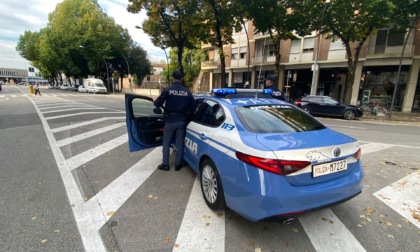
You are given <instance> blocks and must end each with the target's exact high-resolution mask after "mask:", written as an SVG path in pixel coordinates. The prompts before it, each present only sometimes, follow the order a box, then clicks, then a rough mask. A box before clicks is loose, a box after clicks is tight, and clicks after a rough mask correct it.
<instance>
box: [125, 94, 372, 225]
mask: <svg viewBox="0 0 420 252" xmlns="http://www.w3.org/2000/svg"><path fill="white" fill-rule="evenodd" d="M270 92H271V90H260V91H258V90H250V89H245V90H242V89H229V88H228V89H213V90H212V94H213V96H211V97H203V98H198V99H197V100H196V102H197V110H196V111H195V113H194V115H193V117H192V120H191V122H189V123H188V126H187V134H186V137H185V148H184V160H185V161H186V163H187V164H188V165H189V167H190V168H191V169H192V170H193V171H194V172H196V173H197V176H199V178H200V182H201V190H202V194H203V197H204V200H205V202H206V204H207V205H208V207H210V208H211V209H213V210H222V209H224V208H225V207H228V208H230V209H232V210H233V211H235V212H237V213H239V214H240V215H242V216H243V217H245V218H247V219H249V220H252V221H261V220H269V219H283V220H287V219H290V218H294V217H296V216H299V215H301V214H304V213H307V212H309V211H313V210H317V209H320V208H325V207H328V206H331V205H335V204H339V203H342V202H344V201H347V200H349V199H351V198H352V197H354V196H356V195H358V194H359V193H361V191H362V180H363V177H364V175H363V170H362V164H361V161H360V156H361V149H360V146H359V143H358V142H357V140H355V139H353V138H351V137H349V136H346V135H344V134H341V133H338V132H336V131H334V130H332V129H329V128H327V127H326V126H324V125H323V124H322V123H320V122H319V121H317V120H316V119H315V118H313V117H312V116H311V115H309V114H307V113H306V112H304V111H303V110H301V109H300V108H298V107H296V106H294V105H293V104H290V103H287V102H284V101H279V100H277V99H273V98H272V97H271V94H270ZM154 108H155V107H154V106H153V102H152V99H151V98H149V97H146V96H139V95H132V94H126V117H127V129H128V135H129V148H130V151H137V150H141V149H145V148H151V147H156V146H160V145H161V144H162V134H163V130H162V129H163V126H164V118H163V115H159V114H154V112H153V109H154Z"/></svg>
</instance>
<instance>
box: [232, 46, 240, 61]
mask: <svg viewBox="0 0 420 252" xmlns="http://www.w3.org/2000/svg"><path fill="white" fill-rule="evenodd" d="M238 58H239V54H238V47H236V48H232V59H238Z"/></svg>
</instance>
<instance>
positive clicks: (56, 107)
mask: <svg viewBox="0 0 420 252" xmlns="http://www.w3.org/2000/svg"><path fill="white" fill-rule="evenodd" d="M59 108H62V109H66V108H72V109H77V108H96V107H95V106H89V105H86V104H83V103H81V104H70V105H61V106H58V105H55V104H54V105H49V106H45V107H42V108H39V109H40V110H42V113H43V114H45V113H46V112H50V111H52V110H50V109H59ZM47 110H50V111H47Z"/></svg>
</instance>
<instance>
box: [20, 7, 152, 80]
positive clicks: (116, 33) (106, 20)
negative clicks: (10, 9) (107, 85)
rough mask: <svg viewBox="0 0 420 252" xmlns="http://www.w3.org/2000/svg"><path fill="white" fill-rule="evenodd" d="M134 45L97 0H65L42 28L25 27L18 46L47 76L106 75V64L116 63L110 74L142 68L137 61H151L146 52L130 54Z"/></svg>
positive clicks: (113, 64) (21, 52)
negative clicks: (28, 29)
mask: <svg viewBox="0 0 420 252" xmlns="http://www.w3.org/2000/svg"><path fill="white" fill-rule="evenodd" d="M132 47H135V46H134V45H133V41H132V39H131V37H130V35H129V33H128V31H127V30H126V29H123V28H122V27H121V26H120V25H117V24H115V21H114V20H113V19H112V18H110V17H109V16H107V15H106V14H105V13H104V12H103V10H102V9H101V8H100V6H99V4H98V2H97V1H96V0H64V1H63V2H61V3H60V4H58V5H57V7H56V9H55V10H54V11H53V12H52V13H50V14H49V22H48V24H47V27H45V28H44V29H42V30H41V31H40V32H29V31H26V32H25V33H24V35H22V36H21V37H20V39H19V43H18V46H17V48H16V49H17V50H18V51H19V52H20V54H21V55H22V56H23V57H24V58H26V59H28V60H30V61H32V63H33V64H34V66H36V67H37V68H39V69H40V70H41V72H42V73H43V75H44V76H51V77H52V76H57V74H59V73H64V74H66V75H67V76H68V77H72V76H73V77H76V78H80V77H86V76H87V75H89V74H92V75H96V76H98V77H100V78H102V79H106V75H107V65H112V66H114V67H109V69H108V72H109V76H112V75H113V74H114V73H113V71H116V72H117V73H118V75H120V76H124V75H128V73H129V68H132V69H142V67H138V68H136V67H135V65H136V64H138V63H139V64H143V63H144V62H146V63H147V62H148V61H147V60H146V58H147V55H145V54H141V55H142V58H139V57H138V56H139V54H135V55H130V53H131V52H135V50H131V49H132ZM129 58H131V59H136V60H130V61H129V60H128V59H129ZM127 62H129V64H130V67H128V66H127ZM140 73H141V72H140Z"/></svg>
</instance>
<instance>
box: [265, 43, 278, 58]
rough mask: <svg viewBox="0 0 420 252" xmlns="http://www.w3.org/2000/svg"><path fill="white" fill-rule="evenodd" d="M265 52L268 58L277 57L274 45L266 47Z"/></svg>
mask: <svg viewBox="0 0 420 252" xmlns="http://www.w3.org/2000/svg"><path fill="white" fill-rule="evenodd" d="M264 50H265V54H266V55H267V56H269V57H271V56H276V49H275V48H274V45H273V44H269V45H266V46H265V49H264Z"/></svg>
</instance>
